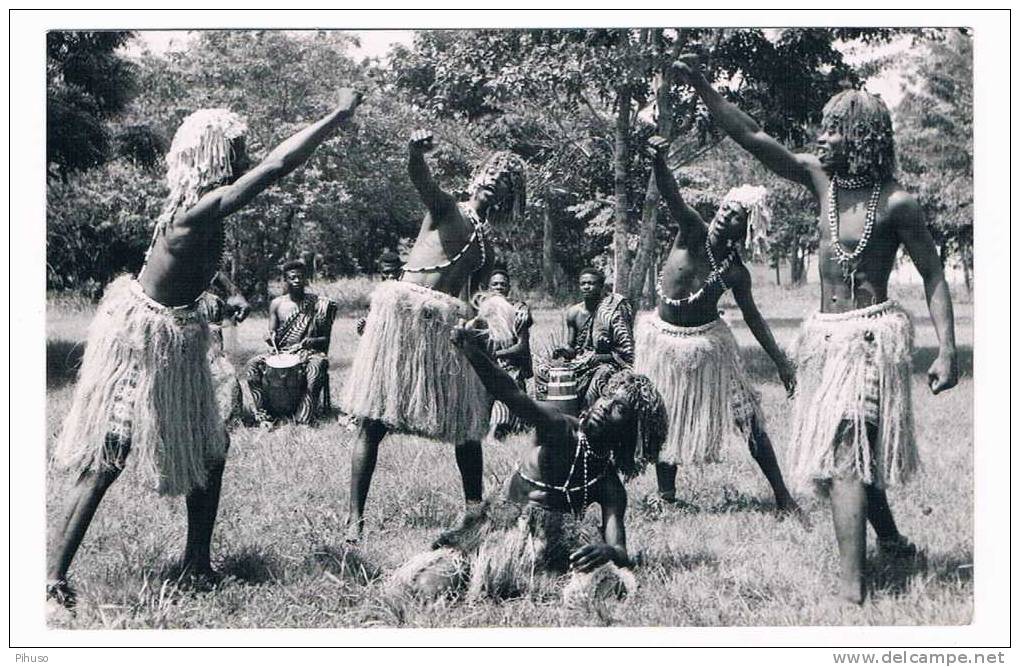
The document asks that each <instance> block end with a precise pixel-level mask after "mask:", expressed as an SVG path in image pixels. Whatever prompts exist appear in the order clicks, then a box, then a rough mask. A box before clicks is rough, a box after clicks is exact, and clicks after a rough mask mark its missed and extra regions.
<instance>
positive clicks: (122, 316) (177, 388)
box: [46, 89, 361, 607]
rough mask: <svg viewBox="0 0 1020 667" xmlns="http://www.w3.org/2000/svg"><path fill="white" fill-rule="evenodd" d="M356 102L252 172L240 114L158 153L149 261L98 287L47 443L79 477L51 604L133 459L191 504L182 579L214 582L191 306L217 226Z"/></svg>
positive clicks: (204, 342) (193, 120) (351, 99)
mask: <svg viewBox="0 0 1020 667" xmlns="http://www.w3.org/2000/svg"><path fill="white" fill-rule="evenodd" d="M360 100H361V95H360V94H359V93H357V92H355V91H353V90H350V89H344V90H342V91H341V92H340V100H339V105H338V106H337V108H336V109H335V110H334V111H333V112H331V113H330V114H329V115H327V116H326V117H325V118H323V119H321V120H320V121H318V122H317V123H314V124H313V125H311V126H309V127H307V128H305V129H304V130H301V131H300V132H298V133H297V134H295V135H294V136H292V137H290V138H289V139H287V140H286V141H284V142H283V143H282V144H280V145H279V146H277V147H276V148H275V149H274V150H273V151H272V152H271V153H270V154H269V155H268V156H267V157H266V158H265V160H263V161H262V163H260V164H259V165H258V166H256V167H255V168H254V169H252V170H251V171H248V172H247V173H244V172H245V170H246V168H247V164H248V163H247V158H246V156H245V149H244V133H245V130H246V126H245V123H244V121H242V120H241V118H240V117H239V116H237V115H236V114H234V113H231V112H230V111H227V110H226V109H204V110H201V111H196V112H195V113H193V114H192V115H191V116H189V117H188V118H186V119H185V120H184V122H183V123H182V124H181V127H180V129H178V131H177V133H176V135H175V136H174V140H173V143H172V144H171V146H170V151H169V153H168V154H167V157H166V162H167V184H168V185H169V189H170V195H169V197H168V198H167V201H166V205H165V206H164V208H163V211H162V213H161V214H160V216H159V219H158V220H157V221H156V225H155V231H154V234H153V238H152V244H151V245H150V247H149V251H148V253H147V254H146V258H145V264H144V265H143V267H142V270H141V272H140V273H139V274H138V277H137V278H130V277H127V276H123V277H120V278H117V279H116V280H115V281H114V282H113V283H111V284H110V285H109V286H108V287H107V288H106V294H105V295H104V296H103V300H102V302H101V303H100V304H99V308H98V311H97V314H96V317H95V319H93V321H92V324H91V326H90V327H89V336H88V342H87V344H86V347H85V357H84V359H83V362H82V366H81V370H80V371H79V374H78V383H77V386H76V387H75V393H74V400H73V403H72V405H71V409H70V412H69V413H68V415H67V418H66V420H65V421H64V426H63V431H62V433H61V435H60V438H59V439H58V441H57V444H56V449H55V452H54V458H55V460H56V462H57V463H60V464H62V465H64V466H67V467H70V468H73V469H75V470H77V471H80V473H79V477H78V480H77V482H76V484H75V486H74V487H73V489H72V490H71V492H70V497H69V498H68V504H67V509H66V512H65V514H64V519H63V521H62V522H61V524H60V527H59V531H60V537H59V539H58V541H57V544H56V546H55V548H54V549H53V550H52V551H51V552H50V558H49V564H48V572H47V576H48V581H47V585H46V592H47V597H48V598H50V599H52V600H55V601H56V602H58V603H60V604H62V605H64V606H67V607H70V606H73V604H74V594H73V593H72V591H71V588H70V587H69V586H68V584H67V579H66V577H67V570H68V568H69V567H70V565H71V561H72V559H73V558H74V555H75V553H76V552H77V550H78V547H79V546H80V544H81V541H82V538H84V536H85V531H86V530H87V529H88V527H89V524H90V523H91V521H92V517H93V516H94V515H95V512H96V509H97V508H98V506H99V503H100V501H101V500H102V498H103V495H104V494H105V493H106V490H107V489H108V488H109V487H110V485H111V484H112V483H113V482H114V480H115V479H117V476H118V475H119V474H120V472H121V470H122V469H123V468H124V465H125V463H126V460H127V456H128V453H129V452H131V453H132V458H133V459H134V460H136V461H137V465H138V467H140V468H141V469H142V471H143V472H144V473H148V474H149V475H150V476H151V477H152V478H154V481H155V485H156V486H157V488H158V490H159V493H161V494H163V495H182V494H186V495H187V505H188V537H187V544H186V546H185V551H184V568H185V572H187V573H189V574H191V575H193V576H196V577H198V578H200V579H212V578H213V577H214V573H213V571H212V566H211V564H210V558H209V548H210V542H211V540H212V531H213V522H214V521H215V519H216V511H217V507H218V505H219V499H220V484H221V480H222V476H223V466H224V458H225V456H226V451H227V434H226V429H225V426H224V420H223V418H222V417H221V416H220V414H219V411H218V409H217V404H216V400H215V398H214V392H213V382H212V378H211V375H210V370H209V362H208V360H207V351H208V347H209V329H208V326H207V323H206V321H205V318H204V317H203V316H202V314H201V313H200V311H199V306H198V304H197V302H196V300H197V299H198V298H199V296H200V295H201V294H202V292H203V291H204V290H205V289H206V287H207V286H208V285H209V282H210V280H211V279H212V278H213V276H214V275H215V273H216V271H217V268H218V266H219V263H220V260H221V258H222V255H223V243H224V233H223V219H224V218H225V217H226V216H228V215H230V214H231V213H234V212H235V211H237V210H239V209H240V208H241V207H243V206H244V205H246V204H247V203H248V202H250V201H251V200H252V199H253V198H254V197H255V196H256V195H257V194H258V193H260V192H261V191H262V190H264V189H266V188H267V187H268V186H270V185H271V184H272V183H274V182H275V181H277V180H278V179H280V178H281V177H283V176H284V175H286V174H288V173H289V172H291V171H293V170H294V169H295V168H297V167H298V166H299V165H301V164H302V163H303V162H304V161H305V160H306V159H308V157H309V156H310V155H311V154H312V151H313V150H314V149H315V147H316V146H318V145H319V144H320V143H322V142H323V141H324V140H325V139H327V138H328V137H329V136H330V135H331V134H332V133H333V132H334V131H335V130H336V129H337V128H338V127H340V126H342V125H343V124H344V123H345V122H346V121H347V119H349V118H350V117H351V116H352V114H353V113H354V110H355V108H356V107H357V105H358V103H359V102H360ZM242 173H243V174H244V175H243V176H242V175H241V174H242ZM238 176H240V178H238Z"/></svg>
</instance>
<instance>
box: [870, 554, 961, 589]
mask: <svg viewBox="0 0 1020 667" xmlns="http://www.w3.org/2000/svg"><path fill="white" fill-rule="evenodd" d="M870 565H871V588H872V590H874V591H876V592H882V593H886V594H889V595H902V594H904V593H906V592H907V590H908V588H909V586H910V581H911V580H913V579H914V578H915V577H921V578H922V579H925V580H928V581H932V582H935V583H938V584H942V585H954V584H969V583H970V582H972V581H973V580H974V559H973V558H960V557H958V556H950V555H948V554H935V555H931V556H929V555H928V554H926V553H925V552H923V551H922V552H919V554H918V556H917V557H914V558H893V557H889V556H884V555H882V554H878V555H876V556H875V557H874V559H873V560H872V561H871V563H870Z"/></svg>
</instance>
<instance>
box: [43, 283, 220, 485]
mask: <svg viewBox="0 0 1020 667" xmlns="http://www.w3.org/2000/svg"><path fill="white" fill-rule="evenodd" d="M208 345H209V330H208V327H207V326H206V323H205V320H204V318H203V317H202V316H201V315H199V314H198V313H197V312H196V309H195V308H193V307H187V308H169V307H167V306H164V305H162V304H159V303H157V302H156V301H153V300H152V299H150V298H149V297H148V296H146V295H145V294H144V292H142V289H141V286H140V285H139V284H138V283H137V282H136V281H134V280H132V279H131V278H129V277H128V276H121V277H119V278H117V279H116V280H115V281H114V282H112V283H111V284H110V285H109V286H108V287H107V289H106V293H105V295H104V296H103V300H102V301H101V302H100V304H99V309H98V311H97V313H96V316H95V317H94V318H93V320H92V323H91V325H90V326H89V333H88V341H87V343H86V346H85V355H84V358H83V360H82V366H81V369H80V370H79V371H78V382H77V385H76V387H75V391H74V400H73V402H72V405H71V410H70V412H69V413H68V415H67V417H66V419H65V420H64V425H63V430H62V432H61V434H60V437H59V438H58V440H57V444H56V447H55V451H54V460H55V461H56V462H57V463H58V464H61V465H63V466H66V467H69V468H75V469H87V470H101V469H104V468H107V469H108V468H111V467H115V468H119V467H121V465H122V464H123V462H122V461H121V459H120V456H119V455H118V452H116V451H111V449H113V448H108V447H107V446H106V438H107V435H108V434H110V433H113V434H114V435H118V436H121V437H122V438H125V439H129V440H130V446H131V456H130V458H131V459H133V460H135V461H137V465H138V467H139V468H141V470H142V471H143V474H145V475H146V476H149V477H150V478H152V479H154V480H155V485H156V487H157V489H158V490H159V492H160V493H161V494H163V495H180V494H185V493H188V492H190V491H192V490H194V489H196V488H199V487H202V486H204V485H205V481H206V471H207V467H208V466H209V464H210V463H212V462H214V461H216V460H221V459H222V458H223V457H224V456H225V454H226V430H225V428H224V425H223V419H222V418H221V417H220V414H219V411H218V409H217V405H216V401H215V398H214V395H213V385H212V379H211V376H210V372H209V361H208V359H207V356H206V354H207V349H208ZM128 379H129V380H128Z"/></svg>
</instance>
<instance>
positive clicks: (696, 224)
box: [648, 136, 708, 248]
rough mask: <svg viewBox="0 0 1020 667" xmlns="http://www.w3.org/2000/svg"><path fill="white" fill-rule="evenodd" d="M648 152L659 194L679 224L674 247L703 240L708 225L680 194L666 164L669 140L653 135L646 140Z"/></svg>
mask: <svg viewBox="0 0 1020 667" xmlns="http://www.w3.org/2000/svg"><path fill="white" fill-rule="evenodd" d="M648 153H649V155H651V157H652V169H653V171H654V172H655V184H656V186H657V187H658V188H659V194H661V195H662V198H663V199H665V200H666V206H668V207H669V214H670V215H671V216H673V219H674V220H676V221H677V222H678V223H679V224H680V229H679V231H677V233H676V238H675V239H674V240H673V247H674V248H687V247H691V246H693V245H698V244H701V243H702V242H704V240H705V235H706V234H707V233H708V227H707V226H706V225H705V221H704V220H702V219H701V216H700V215H698V212H697V211H695V210H694V209H693V208H691V206H690V205H688V204H687V202H685V201H684V199H683V197H682V196H681V195H680V189H679V188H678V187H677V185H676V179H674V178H673V173H672V172H671V171H670V170H669V165H667V164H666V156H667V155H668V154H669V140H668V139H665V138H663V137H659V136H655V137H652V138H651V139H649V140H648Z"/></svg>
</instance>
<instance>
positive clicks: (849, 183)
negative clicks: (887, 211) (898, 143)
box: [829, 177, 882, 298]
mask: <svg viewBox="0 0 1020 667" xmlns="http://www.w3.org/2000/svg"><path fill="white" fill-rule="evenodd" d="M862 180H863V179H841V178H840V179H838V182H837V177H833V178H832V180H830V181H829V238H830V239H831V241H832V243H831V245H832V254H833V259H835V260H836V262H837V263H839V266H840V268H841V269H842V270H843V282H845V283H847V284H848V285H850V297H851V298H853V297H854V289H855V288H856V284H855V277H854V274H855V273H856V271H857V265H858V264H859V263H860V257H861V255H862V254H863V253H864V249H865V248H867V247H868V241H870V240H871V232H872V230H874V228H875V218H876V217H877V215H876V214H877V213H878V199H879V196H880V195H881V194H882V184H881V183H879V182H878V181H875V182H874V185H873V186H872V189H871V198H870V199H869V200H868V210H867V213H865V216H864V229H863V230H862V231H861V238H860V239H859V240H858V241H857V245H856V246H855V247H854V249H853V251H852V252H847V250H846V248H844V247H843V242H842V241H840V240H839V204H838V202H837V201H836V193H837V191H838V188H841V187H848V188H849V189H851V190H859V189H861V188H863V187H867V185H868V183H867V182H864V184H863V185H861V182H862Z"/></svg>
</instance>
